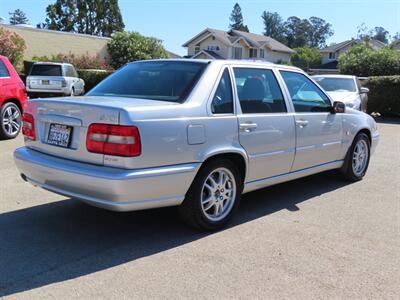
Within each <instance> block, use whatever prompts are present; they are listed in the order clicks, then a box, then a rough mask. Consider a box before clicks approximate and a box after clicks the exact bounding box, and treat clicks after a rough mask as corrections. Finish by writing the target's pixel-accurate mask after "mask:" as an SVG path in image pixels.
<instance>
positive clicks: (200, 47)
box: [183, 28, 295, 63]
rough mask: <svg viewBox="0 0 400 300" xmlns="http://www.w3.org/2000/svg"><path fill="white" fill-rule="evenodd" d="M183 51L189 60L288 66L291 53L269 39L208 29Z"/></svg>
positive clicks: (283, 46)
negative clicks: (241, 60)
mask: <svg viewBox="0 0 400 300" xmlns="http://www.w3.org/2000/svg"><path fill="white" fill-rule="evenodd" d="M183 47H186V48H187V49H188V52H187V53H188V56H189V57H191V58H207V59H257V60H265V61H270V62H274V63H277V62H289V61H290V56H291V55H292V54H293V53H295V51H294V50H292V49H290V48H289V47H287V46H285V45H283V44H282V43H280V42H278V41H276V40H274V39H273V38H271V37H268V36H264V35H260V34H254V33H249V32H243V31H238V30H230V31H223V30H218V29H212V28H207V29H205V30H203V31H202V32H200V33H199V34H197V35H196V36H194V37H193V38H191V39H190V40H189V41H187V42H186V43H185V44H183Z"/></svg>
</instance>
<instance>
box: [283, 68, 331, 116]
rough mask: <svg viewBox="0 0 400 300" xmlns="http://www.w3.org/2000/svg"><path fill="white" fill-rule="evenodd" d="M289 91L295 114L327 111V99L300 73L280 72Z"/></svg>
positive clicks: (329, 104) (328, 103) (328, 102)
mask: <svg viewBox="0 0 400 300" xmlns="http://www.w3.org/2000/svg"><path fill="white" fill-rule="evenodd" d="M280 72H281V74H282V77H283V80H284V81H285V83H286V86H287V88H288V90H289V93H290V97H291V98H292V102H293V105H294V109H295V111H296V112H323V111H329V110H330V107H331V103H330V101H329V99H328V97H327V96H326V95H325V94H324V93H323V92H322V91H321V90H320V89H319V88H318V87H317V86H316V85H315V83H314V82H312V80H310V79H308V78H307V77H306V76H304V75H303V74H300V73H295V72H287V71H280Z"/></svg>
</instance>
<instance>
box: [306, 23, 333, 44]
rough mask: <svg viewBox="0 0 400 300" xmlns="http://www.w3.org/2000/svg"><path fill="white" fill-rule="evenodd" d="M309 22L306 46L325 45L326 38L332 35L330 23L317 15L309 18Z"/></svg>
mask: <svg viewBox="0 0 400 300" xmlns="http://www.w3.org/2000/svg"><path fill="white" fill-rule="evenodd" d="M309 22H310V27H309V32H308V43H307V44H308V46H309V47H312V48H323V47H325V46H326V40H327V39H328V38H330V37H331V36H332V35H333V30H332V25H331V24H330V23H327V22H326V21H325V20H324V19H321V18H317V17H311V18H309Z"/></svg>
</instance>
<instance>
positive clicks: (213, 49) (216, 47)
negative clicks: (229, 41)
mask: <svg viewBox="0 0 400 300" xmlns="http://www.w3.org/2000/svg"><path fill="white" fill-rule="evenodd" d="M207 50H209V51H219V50H220V48H219V46H216V45H209V46H208V47H207Z"/></svg>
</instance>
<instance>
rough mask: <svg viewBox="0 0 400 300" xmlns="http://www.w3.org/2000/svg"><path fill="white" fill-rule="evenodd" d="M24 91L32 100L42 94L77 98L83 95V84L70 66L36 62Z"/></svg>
mask: <svg viewBox="0 0 400 300" xmlns="http://www.w3.org/2000/svg"><path fill="white" fill-rule="evenodd" d="M26 90H27V92H28V94H29V96H30V97H32V98H34V97H36V96H41V95H44V94H46V95H49V94H51V95H63V96H64V95H68V96H78V95H82V94H84V93H85V82H84V81H83V80H82V79H80V78H79V76H78V73H77V72H76V70H75V67H74V66H73V65H71V64H67V63H52V62H37V63H34V64H33V65H32V68H31V69H30V71H29V74H28V77H27V78H26Z"/></svg>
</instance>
